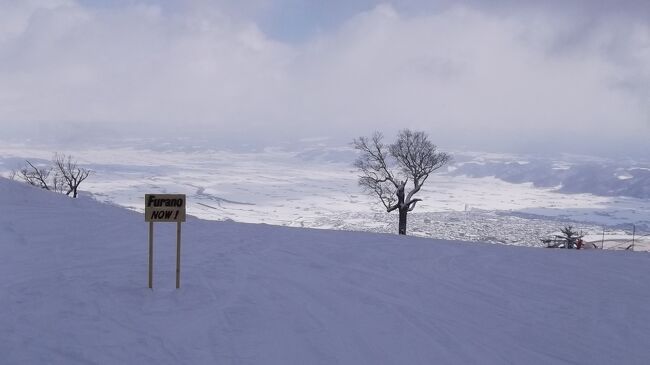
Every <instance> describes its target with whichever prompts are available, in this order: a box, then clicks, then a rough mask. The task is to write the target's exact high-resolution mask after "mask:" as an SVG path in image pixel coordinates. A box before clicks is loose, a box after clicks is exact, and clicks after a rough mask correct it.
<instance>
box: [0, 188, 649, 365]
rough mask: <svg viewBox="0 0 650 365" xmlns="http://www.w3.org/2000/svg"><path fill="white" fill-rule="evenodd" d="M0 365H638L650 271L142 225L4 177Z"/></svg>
mask: <svg viewBox="0 0 650 365" xmlns="http://www.w3.org/2000/svg"><path fill="white" fill-rule="evenodd" d="M0 208H2V214H0V278H2V280H0V308H2V311H1V312H0V354H1V355H0V357H1V359H0V362H2V363H61V364H74V363H113V364H115V363H132V364H136V363H137V364H141V363H152V364H153V363H155V364H178V363H186V364H201V363H219V364H228V363H235V364H317V363H323V364H336V363H342V364H384V363H385V364H433V363H439V364H471V363H481V364H505V363H517V364H550V363H581V364H612V363H626V364H644V363H647V361H648V359H649V358H650V348H649V347H648V346H647V344H648V343H650V285H649V281H648V279H649V275H650V256H649V255H648V254H646V253H632V252H601V251H596V250H592V251H591V252H581V251H573V250H546V249H533V248H523V247H511V246H500V245H489V244H469V243H463V242H450V241H435V240H428V239H418V238H412V237H399V236H397V235H380V234H369V233H355V232H343V231H325V230H309V229H298V228H286V227H275V226H267V225H252V224H241V223H234V222H214V221H201V220H198V219H193V218H192V217H188V221H187V223H185V224H184V226H183V242H184V245H183V267H182V277H181V281H182V283H181V286H182V287H181V289H180V290H175V289H174V285H175V282H174V270H175V266H174V263H175V256H174V255H175V247H174V246H175V236H174V230H175V226H174V225H173V224H156V231H155V236H156V242H155V251H154V252H155V266H154V273H155V277H154V290H153V291H152V290H149V289H147V288H146V286H147V237H146V232H147V226H146V224H145V223H144V218H143V216H142V215H141V214H138V213H135V212H132V211H128V210H124V209H122V208H119V207H116V206H110V205H105V204H101V203H98V202H95V201H93V200H91V199H87V198H79V199H70V198H67V197H65V196H61V195H57V194H53V193H49V192H46V191H41V190H37V189H34V188H32V187H29V186H27V185H24V184H19V183H16V182H12V181H8V180H5V179H0Z"/></svg>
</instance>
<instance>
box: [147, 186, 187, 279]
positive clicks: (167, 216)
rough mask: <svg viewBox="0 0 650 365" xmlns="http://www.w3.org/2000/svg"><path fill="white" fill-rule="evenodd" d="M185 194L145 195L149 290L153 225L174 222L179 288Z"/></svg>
mask: <svg viewBox="0 0 650 365" xmlns="http://www.w3.org/2000/svg"><path fill="white" fill-rule="evenodd" d="M186 205H187V204H186V199H185V194H145V196H144V220H145V222H149V288H150V289H153V224H154V222H176V289H178V288H180V287H181V222H185V207H186Z"/></svg>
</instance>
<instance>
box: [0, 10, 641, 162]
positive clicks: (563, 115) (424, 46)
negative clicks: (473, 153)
mask: <svg viewBox="0 0 650 365" xmlns="http://www.w3.org/2000/svg"><path fill="white" fill-rule="evenodd" d="M0 126H2V131H1V132H0V133H2V134H3V135H4V137H6V138H27V137H29V138H35V139H38V138H49V139H54V140H60V141H79V140H92V139H93V138H98V137H106V136H117V137H119V138H123V137H133V138H141V137H183V138H190V139H191V138H204V139H205V138H207V139H213V140H215V141H225V140H228V141H255V142H259V143H265V144H270V145H271V144H274V143H278V142H286V141H292V140H300V139H315V138H321V139H322V138H329V140H331V141H333V142H336V143H346V142H349V141H350V140H351V139H352V138H354V137H357V136H360V135H369V134H371V133H372V132H373V131H375V130H378V131H382V132H384V133H385V134H386V135H387V136H391V135H393V134H394V133H395V132H396V131H397V130H399V129H403V128H412V129H418V130H424V131H425V132H427V133H428V134H429V135H430V137H431V139H432V140H433V141H434V143H436V144H438V145H439V146H441V147H448V148H467V149H472V150H481V149H482V150H499V151H515V152H549V151H550V152H553V151H555V152H557V151H560V152H571V153H595V154H610V153H611V154H623V155H625V154H628V155H647V153H648V152H650V148H649V147H648V146H647V145H648V143H647V140H648V136H649V135H650V134H649V132H650V2H648V1H645V0H628V1H625V0H620V1H605V0H565V1H561V0H549V1H543V2H540V1H525V0H523V1H515V0H492V1H479V0H465V1H448V0H441V1H421V0H402V1H394V2H391V1H385V2H378V1H372V0H348V1H345V0H331V1H308V0H250V1H235V0H216V1H207V0H189V1H172V0H166V1H145V0H142V1H137V0H117V1H108V0H103V1H102V0H77V1H74V0H47V1H38V0H24V1H9V0H0ZM0 139H2V135H0Z"/></svg>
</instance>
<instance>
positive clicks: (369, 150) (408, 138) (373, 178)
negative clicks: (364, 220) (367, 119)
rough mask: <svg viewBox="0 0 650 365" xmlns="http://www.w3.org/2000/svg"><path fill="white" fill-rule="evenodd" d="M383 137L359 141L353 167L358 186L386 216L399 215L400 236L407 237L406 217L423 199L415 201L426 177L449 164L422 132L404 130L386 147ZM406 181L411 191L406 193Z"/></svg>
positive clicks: (356, 144) (445, 157)
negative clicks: (368, 194) (375, 202)
mask: <svg viewBox="0 0 650 365" xmlns="http://www.w3.org/2000/svg"><path fill="white" fill-rule="evenodd" d="M382 140H383V135H382V134H381V133H379V132H375V133H374V134H373V136H372V138H367V137H359V138H357V139H355V140H354V142H353V145H354V148H355V149H357V150H358V151H359V152H360V155H359V158H358V159H357V160H356V162H355V163H354V166H355V167H356V168H357V169H359V171H360V172H361V176H359V185H361V186H362V187H364V188H365V189H366V190H367V191H368V192H369V193H371V194H374V195H376V196H377V197H378V198H379V200H380V201H381V203H382V204H383V205H384V207H385V208H386V211H387V212H389V213H390V212H392V211H394V210H397V211H398V212H399V234H406V216H407V214H408V212H410V211H412V210H413V209H414V208H415V205H416V204H417V202H419V201H422V199H417V198H414V197H413V196H414V195H415V194H417V193H418V192H419V191H420V189H421V188H422V186H423V185H424V182H425V181H426V180H427V178H428V177H429V175H430V174H431V173H432V172H434V171H435V170H437V169H439V168H441V167H442V166H444V165H445V164H447V163H448V162H449V161H450V160H451V156H450V155H449V154H447V153H444V152H438V151H437V147H436V145H434V144H433V143H431V141H429V138H428V136H427V135H426V134H425V133H424V132H421V131H411V130H408V129H404V130H402V131H400V133H399V135H398V136H397V140H396V141H395V143H393V144H391V145H385V144H384V143H383V141H382ZM409 180H410V182H411V184H412V187H411V188H410V190H408V192H407V186H408V185H409Z"/></svg>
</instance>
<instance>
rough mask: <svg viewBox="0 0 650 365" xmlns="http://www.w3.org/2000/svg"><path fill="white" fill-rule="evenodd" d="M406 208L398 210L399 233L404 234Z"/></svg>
mask: <svg viewBox="0 0 650 365" xmlns="http://www.w3.org/2000/svg"><path fill="white" fill-rule="evenodd" d="M407 213H408V209H400V210H399V234H404V235H405V234H406V214H407Z"/></svg>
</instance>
